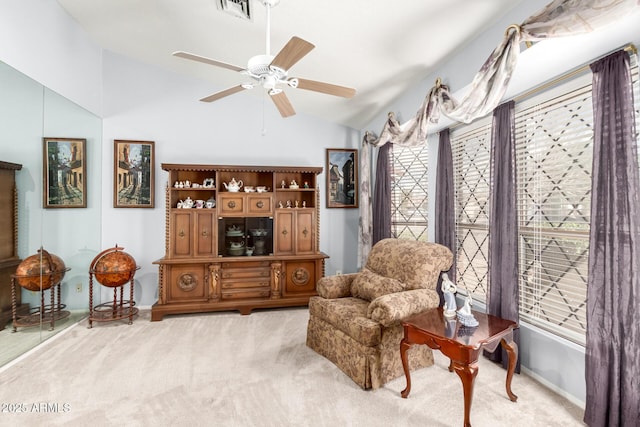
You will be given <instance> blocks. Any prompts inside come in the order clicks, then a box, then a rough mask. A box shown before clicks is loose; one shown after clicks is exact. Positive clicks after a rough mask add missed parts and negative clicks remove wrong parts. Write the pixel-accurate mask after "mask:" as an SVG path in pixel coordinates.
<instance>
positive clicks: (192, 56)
mask: <svg viewBox="0 0 640 427" xmlns="http://www.w3.org/2000/svg"><path fill="white" fill-rule="evenodd" d="M173 56H177V57H179V58H184V59H190V60H192V61H198V62H203V63H205V64H209V65H215V66H216V67H222V68H226V69H228V70H231V71H244V68H242V67H238V66H237V65H232V64H227V63H226V62H220V61H216V60H215V59H211V58H207V57H205V56H200V55H195V54H193V53H189V52H183V51H181V50H179V51H177V52H173Z"/></svg>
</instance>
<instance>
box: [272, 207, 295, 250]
mask: <svg viewBox="0 0 640 427" xmlns="http://www.w3.org/2000/svg"><path fill="white" fill-rule="evenodd" d="M293 214H294V212H293V211H292V210H291V209H288V210H281V211H279V212H277V213H276V236H275V244H276V254H278V255H285V254H294V252H295V249H294V247H293V239H294V232H295V230H294V229H293V226H294V223H293Z"/></svg>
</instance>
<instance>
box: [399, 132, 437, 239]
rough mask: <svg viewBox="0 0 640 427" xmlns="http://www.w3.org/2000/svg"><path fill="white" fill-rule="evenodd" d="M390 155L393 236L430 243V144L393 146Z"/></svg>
mask: <svg viewBox="0 0 640 427" xmlns="http://www.w3.org/2000/svg"><path fill="white" fill-rule="evenodd" d="M390 153H391V163H392V168H391V232H392V234H393V236H394V237H396V238H399V239H412V240H421V241H427V238H428V231H427V226H428V216H427V215H428V206H427V202H428V194H427V188H428V187H427V185H428V172H429V168H428V165H429V158H428V149H427V144H424V145H421V146H419V147H402V146H400V145H397V144H394V145H393V147H392V150H391V151H390Z"/></svg>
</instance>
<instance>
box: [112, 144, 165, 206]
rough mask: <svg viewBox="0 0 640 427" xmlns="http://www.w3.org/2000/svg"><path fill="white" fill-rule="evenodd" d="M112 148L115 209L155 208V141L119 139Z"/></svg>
mask: <svg viewBox="0 0 640 427" xmlns="http://www.w3.org/2000/svg"><path fill="white" fill-rule="evenodd" d="M113 146H114V150H113V207H114V208H153V194H154V168H153V164H154V162H155V155H154V143H153V141H127V140H120V139H116V140H115V141H114V144H113Z"/></svg>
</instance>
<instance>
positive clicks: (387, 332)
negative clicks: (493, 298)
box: [307, 239, 453, 389]
mask: <svg viewBox="0 0 640 427" xmlns="http://www.w3.org/2000/svg"><path fill="white" fill-rule="evenodd" d="M452 262H453V255H452V253H451V251H450V250H449V249H448V248H446V247H445V246H442V245H439V244H436V243H426V242H417V241H413V240H401V239H384V240H381V241H379V242H378V243H376V245H375V246H374V247H373V248H372V249H371V252H370V253H369V257H368V259H367V263H366V265H365V267H364V268H363V269H362V271H360V272H359V273H353V274H345V275H341V276H329V277H324V278H322V279H320V280H319V281H318V283H317V285H316V290H317V292H318V296H315V297H312V298H311V299H310V300H309V324H308V326H307V346H309V347H310V348H311V349H313V350H315V351H316V352H318V353H320V354H321V355H323V356H324V357H326V358H327V359H329V360H331V361H332V362H333V363H334V364H336V365H337V366H338V367H339V368H340V369H341V370H342V371H343V372H344V373H345V374H347V375H348V376H349V377H351V379H353V380H354V381H355V382H356V383H357V384H358V385H359V386H360V387H362V388H363V389H370V388H373V389H376V388H379V387H381V386H383V385H384V384H385V383H387V382H389V381H391V380H393V379H395V378H397V377H399V376H401V375H402V374H403V370H402V360H401V359H400V341H401V340H402V336H403V330H402V325H401V324H400V322H401V320H402V319H405V318H407V317H409V316H411V315H413V314H417V313H419V312H421V311H424V310H428V309H430V308H435V307H438V305H439V298H438V294H437V292H436V286H437V283H438V276H439V275H440V272H441V271H446V270H448V269H449V268H450V267H451V264H452ZM408 355H409V366H410V367H411V369H412V370H415V369H419V368H422V367H425V366H431V365H432V364H433V354H432V352H431V349H430V348H429V347H427V346H423V345H418V346H413V347H412V348H411V349H410V350H409V352H408Z"/></svg>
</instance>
